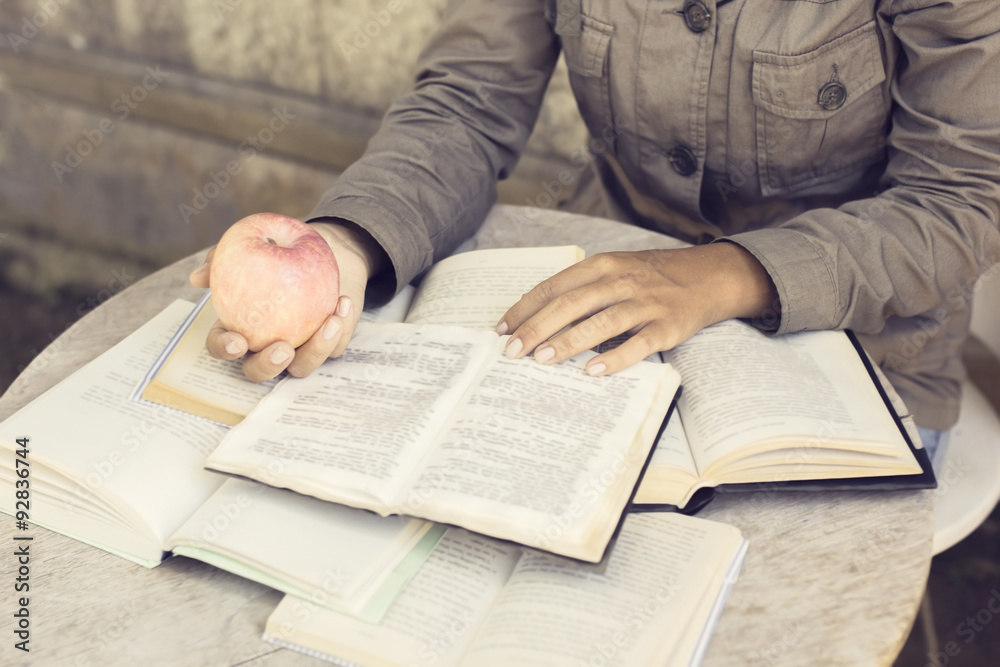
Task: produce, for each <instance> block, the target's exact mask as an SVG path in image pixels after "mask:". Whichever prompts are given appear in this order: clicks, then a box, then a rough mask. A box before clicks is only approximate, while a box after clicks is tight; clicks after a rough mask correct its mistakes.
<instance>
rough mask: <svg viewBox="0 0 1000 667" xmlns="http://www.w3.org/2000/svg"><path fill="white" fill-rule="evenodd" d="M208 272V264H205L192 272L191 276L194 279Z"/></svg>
mask: <svg viewBox="0 0 1000 667" xmlns="http://www.w3.org/2000/svg"><path fill="white" fill-rule="evenodd" d="M207 270H208V262H204V263H203V264H202V265H201V266H199V267H198V268H196V269H195V270H194V271H192V272H191V273H190V274H189V275H190V276H191V277H192V278H193V277H194V276H197V275H200V274H202V273H204V272H205V271H207Z"/></svg>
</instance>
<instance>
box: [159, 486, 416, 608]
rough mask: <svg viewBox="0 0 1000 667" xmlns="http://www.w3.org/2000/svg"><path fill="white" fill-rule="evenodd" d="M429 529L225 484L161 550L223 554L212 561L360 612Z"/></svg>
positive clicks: (413, 521) (257, 488)
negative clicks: (166, 548)
mask: <svg viewBox="0 0 1000 667" xmlns="http://www.w3.org/2000/svg"><path fill="white" fill-rule="evenodd" d="M431 526H432V524H431V523H430V522H427V521H420V520H418V519H411V518H408V517H380V516H378V515H377V514H373V513H371V512H366V511H364V510H359V509H354V508H351V507H346V506H344V505H336V504H333V503H328V502H325V501H322V500H317V499H316V498H310V497H308V496H303V495H301V494H298V493H294V492H292V491H288V490H287V489H276V488H273V487H269V486H265V485H264V484H260V483H257V482H251V481H247V480H240V479H230V480H228V481H226V483H225V484H223V485H222V487H221V488H220V489H219V490H218V491H216V492H215V493H214V494H213V495H212V497H211V498H209V499H208V500H207V501H206V502H205V503H204V504H203V505H202V506H201V507H200V508H199V509H198V510H197V511H196V512H195V513H194V514H193V515H192V516H191V518H190V519H188V520H187V521H186V522H185V523H184V525H183V526H181V528H180V529H178V531H177V532H176V533H175V534H174V535H173V536H172V537H171V538H170V540H169V541H168V543H167V545H166V546H167V547H168V548H169V549H170V550H172V551H175V553H178V554H182V555H189V556H191V557H193V558H199V557H200V556H202V555H204V554H205V553H208V554H215V555H217V556H223V557H225V558H215V559H212V560H210V562H213V564H216V565H218V566H220V567H224V569H229V570H231V571H232V570H233V569H238V570H239V571H238V572H236V574H240V575H242V576H247V577H249V578H251V579H254V580H256V581H260V582H261V583H266V584H267V585H271V586H272V587H275V588H277V589H278V590H283V591H285V592H295V593H296V594H298V595H299V596H301V597H304V598H307V599H311V600H314V601H318V602H319V603H320V604H323V605H324V606H329V607H331V608H337V609H342V610H346V611H351V612H356V613H357V612H360V611H361V610H362V609H363V608H364V607H365V605H366V604H367V603H368V601H369V600H370V598H371V596H372V595H373V594H374V593H375V591H376V590H377V589H378V587H379V585H380V584H381V583H382V582H384V581H385V580H386V579H387V578H388V576H389V575H390V574H391V573H392V571H393V568H395V567H396V565H398V564H399V563H400V562H401V561H402V560H403V559H404V558H405V557H406V556H407V554H408V553H409V552H410V550H411V549H412V548H413V547H414V546H415V545H416V544H417V543H418V542H419V540H420V539H421V537H423V535H425V534H426V533H427V531H428V530H429V529H430V528H431ZM227 559H232V560H233V561H235V562H227ZM227 565H228V566H227ZM397 592H398V591H397Z"/></svg>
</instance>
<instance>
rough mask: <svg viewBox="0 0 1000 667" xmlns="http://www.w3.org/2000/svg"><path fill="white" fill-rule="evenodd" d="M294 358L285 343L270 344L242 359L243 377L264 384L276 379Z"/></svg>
mask: <svg viewBox="0 0 1000 667" xmlns="http://www.w3.org/2000/svg"><path fill="white" fill-rule="evenodd" d="M294 358H295V350H294V349H292V346H291V345H289V344H288V343H286V342H285V341H278V342H276V343H271V344H270V345H268V346H267V347H265V348H264V349H263V350H261V351H260V352H251V353H249V354H247V355H246V356H245V357H243V375H245V376H246V378H247V379H248V380H251V381H252V382H264V381H266V380H270V379H271V378H274V377H277V376H278V375H279V374H280V373H281V371H283V370H285V368H287V367H288V365H289V363H291V361H292V359H294Z"/></svg>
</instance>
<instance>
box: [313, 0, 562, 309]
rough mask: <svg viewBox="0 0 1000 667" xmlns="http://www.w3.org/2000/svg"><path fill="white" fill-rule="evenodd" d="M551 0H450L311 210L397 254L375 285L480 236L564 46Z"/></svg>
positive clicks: (408, 275)
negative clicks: (400, 88)
mask: <svg viewBox="0 0 1000 667" xmlns="http://www.w3.org/2000/svg"><path fill="white" fill-rule="evenodd" d="M546 6H547V5H546V2H545V1H544V0H511V1H509V2H508V1H505V2H494V1H493V0H468V1H463V2H452V3H451V6H450V7H449V10H448V12H447V14H446V16H445V18H444V21H443V24H442V25H441V27H440V28H439V29H438V31H437V33H436V34H435V35H434V36H433V37H432V39H431V40H430V43H429V44H428V45H427V46H426V47H425V49H424V51H423V52H422V54H421V56H420V58H419V60H418V63H417V75H416V86H415V88H414V89H413V91H412V92H410V93H409V94H407V95H405V96H403V97H402V98H400V99H399V100H397V101H396V102H395V103H394V104H393V105H392V106H391V107H390V109H389V111H388V112H387V113H386V116H385V118H384V119H383V122H382V126H381V128H380V130H379V131H378V133H377V134H376V135H375V136H374V137H373V138H372V140H371V141H370V143H369V145H368V148H367V151H366V152H365V154H364V156H363V157H362V158H360V159H359V160H358V161H357V162H355V163H354V164H352V165H351V166H350V167H349V168H348V169H346V170H345V171H344V173H343V174H342V175H341V176H340V177H339V178H338V179H337V181H336V182H335V183H334V185H333V187H332V188H330V190H328V191H327V192H326V193H325V195H324V196H323V198H322V199H321V201H320V203H319V204H318V205H317V207H316V209H315V210H314V211H313V213H312V214H311V216H310V218H309V219H311V220H316V219H319V218H329V217H335V218H342V219H346V220H349V221H351V222H353V223H355V224H357V225H359V226H360V227H362V228H363V229H365V230H366V231H367V232H368V233H370V234H371V235H372V236H373V237H374V239H375V240H376V241H377V242H378V243H379V244H380V245H381V246H382V247H383V248H384V249H385V251H386V253H387V254H388V256H389V259H390V261H391V263H392V271H390V272H389V274H388V275H382V276H378V277H376V278H375V280H374V281H373V282H372V283H370V284H369V292H375V293H376V299H378V298H379V297H380V296H381V297H384V296H387V295H391V293H392V292H393V291H395V290H398V289H399V288H400V287H401V286H402V285H405V284H406V283H407V282H409V281H410V280H411V279H412V278H413V277H414V276H415V275H417V274H418V273H419V272H421V271H422V270H424V269H426V268H427V267H428V266H430V265H431V264H432V263H433V262H434V261H435V260H436V259H438V258H440V256H442V255H444V254H446V253H447V252H449V251H450V250H451V249H453V248H454V247H455V246H456V245H458V244H459V243H460V242H461V241H462V240H464V239H466V238H468V237H469V236H471V235H472V234H473V233H474V231H475V229H476V228H477V227H478V225H479V224H480V223H481V222H482V221H483V219H484V218H485V217H486V214H487V213H488V212H489V210H490V208H491V207H492V206H493V204H494V202H495V201H496V196H497V195H496V182H497V180H498V179H503V178H506V177H507V176H508V175H509V174H510V172H511V171H512V170H513V169H514V166H515V164H516V163H517V160H518V157H519V155H520V153H521V150H522V149H523V147H524V144H525V143H526V142H527V139H528V136H529V134H530V133H531V129H532V127H533V126H534V124H535V120H536V118H537V116H538V112H539V108H540V106H541V101H542V97H543V95H544V93H545V89H546V87H547V85H548V81H549V78H550V76H551V74H552V71H553V68H554V67H555V62H556V59H557V57H558V54H559V43H558V39H557V38H556V36H555V35H554V34H553V32H552V28H551V26H550V24H549V22H548V20H547V12H546Z"/></svg>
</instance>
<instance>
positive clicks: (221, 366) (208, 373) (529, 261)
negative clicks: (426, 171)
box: [138, 246, 583, 425]
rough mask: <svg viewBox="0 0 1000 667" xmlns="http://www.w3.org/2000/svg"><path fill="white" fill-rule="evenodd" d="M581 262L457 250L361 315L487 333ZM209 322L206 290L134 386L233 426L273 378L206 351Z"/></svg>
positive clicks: (557, 255) (517, 251)
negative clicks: (534, 291) (254, 377)
mask: <svg viewBox="0 0 1000 667" xmlns="http://www.w3.org/2000/svg"><path fill="white" fill-rule="evenodd" d="M581 259H583V249H582V248H580V247H578V246H557V247H551V248H491V249H485V250H473V251H469V252H463V253H459V254H457V255H452V256H451V257H447V258H445V259H443V260H441V261H440V262H438V263H437V264H435V265H434V266H432V267H431V268H430V270H429V271H428V273H427V275H426V276H425V277H424V278H423V280H422V281H421V282H420V287H419V288H418V289H414V288H413V287H412V286H409V285H408V286H406V287H405V288H404V289H403V290H401V291H400V293H399V294H398V295H397V296H396V298H395V299H393V300H392V301H391V302H390V303H389V304H387V305H386V306H383V307H382V308H378V309H374V310H366V311H365V313H364V315H363V316H362V319H363V320H364V321H379V322H403V321H406V322H410V323H415V324H422V323H429V324H452V325H457V326H464V327H470V328H474V329H485V330H490V331H492V330H493V328H494V327H495V326H496V323H497V321H498V320H499V319H500V317H502V316H503V314H504V313H505V312H506V311H507V309H508V308H509V307H510V306H511V305H513V304H514V302H515V301H517V299H519V298H520V296H521V295H522V294H523V293H524V292H527V291H528V290H529V289H531V288H532V287H534V286H535V285H536V284H537V283H539V282H541V281H542V280H544V279H545V278H548V277H549V276H551V275H553V274H555V273H558V272H559V271H561V270H562V269H564V268H566V267H568V266H570V265H572V264H574V263H576V262H578V261H580V260H581ZM216 319H217V317H216V314H215V309H214V308H213V306H212V303H211V300H210V299H209V298H208V295H207V294H206V297H205V299H203V300H202V302H201V303H199V305H198V308H197V309H196V310H195V311H193V312H192V313H191V315H190V316H189V317H188V318H187V319H186V320H185V322H184V323H183V324H182V326H181V327H180V328H179V329H178V331H177V334H176V335H175V336H174V338H173V340H171V341H170V343H169V345H167V346H166V347H165V348H164V350H163V353H162V354H161V355H160V357H159V358H158V359H157V361H156V363H155V364H154V365H153V366H152V367H151V369H150V371H149V372H148V373H147V376H146V378H144V380H143V382H142V384H141V385H140V386H139V388H138V391H139V394H140V395H141V397H142V398H143V399H145V400H148V401H152V402H154V403H158V404H162V405H169V406H171V407H174V408H177V409H179V410H183V411H185V412H189V413H191V414H196V415H199V416H202V417H206V418H208V419H211V420H213V421H217V422H219V423H221V424H229V425H233V424H237V423H239V421H240V420H241V419H243V418H244V417H245V416H246V415H247V413H248V412H250V410H251V409H252V408H253V406H254V405H256V404H257V402H258V401H260V399H261V398H263V397H264V396H265V395H266V394H267V393H268V392H269V391H270V390H271V389H272V388H273V387H274V385H275V384H276V383H277V381H278V380H277V379H274V380H271V381H269V382H264V383H260V384H256V383H253V382H250V381H248V380H247V379H246V378H245V377H243V371H242V369H241V366H240V364H239V363H237V362H230V361H221V360H219V359H214V358H212V356H211V355H209V354H208V351H207V350H206V349H205V338H206V336H207V335H208V332H209V330H211V328H212V325H213V324H215V320H216Z"/></svg>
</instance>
